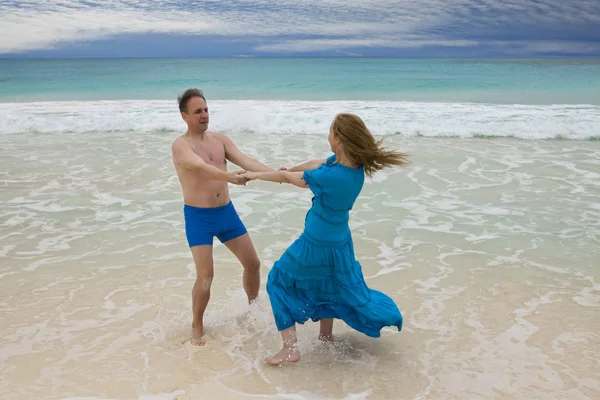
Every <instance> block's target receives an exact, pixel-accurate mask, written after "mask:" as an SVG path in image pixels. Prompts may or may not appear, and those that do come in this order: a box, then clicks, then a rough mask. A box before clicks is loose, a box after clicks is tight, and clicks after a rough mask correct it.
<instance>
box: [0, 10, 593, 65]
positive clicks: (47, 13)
mask: <svg viewBox="0 0 600 400" xmlns="http://www.w3.org/2000/svg"><path fill="white" fill-rule="evenodd" d="M598 26H600V1H597V0H573V1H570V2H567V1H563V0H537V1H530V0H504V1H497V0H453V1H445V0H355V1H353V2H347V1H346V0H208V1H201V2H189V1H183V0H174V1H160V0H155V1H151V0H106V1H100V0H96V1H94V0H86V1H76V0H55V1H48V0H20V1H12V0H4V1H3V2H2V3H1V4H0V53H4V54H8V53H22V52H27V51H32V50H47V49H53V48H60V47H64V46H73V45H75V46H77V45H79V44H80V43H86V42H93V41H97V40H106V39H111V38H116V37H119V36H120V35H131V34H146V33H159V34H174V35H207V36H212V37H223V38H226V39H235V40H239V39H241V38H251V39H252V40H253V41H254V42H255V45H254V46H253V47H250V48H249V49H248V50H249V51H250V50H254V51H255V52H259V53H265V54H268V53H281V52H285V53H305V52H315V51H316V52H318V51H327V50H334V51H348V50H352V51H351V52H350V54H354V53H356V51H358V50H359V49H365V48H373V47H380V48H422V47H447V48H452V47H456V48H466V47H477V46H480V47H481V46H484V47H486V46H487V47H489V48H490V49H503V48H505V49H506V51H507V52H508V53H519V52H525V53H526V52H532V53H551V52H565V53H578V52H598V45H597V44H598V42H600V29H597V28H598Z"/></svg>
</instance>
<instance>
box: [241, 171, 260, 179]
mask: <svg viewBox="0 0 600 400" xmlns="http://www.w3.org/2000/svg"><path fill="white" fill-rule="evenodd" d="M241 175H242V176H243V177H244V178H246V179H247V180H249V181H253V180H255V179H256V178H257V176H258V173H257V172H251V171H246V172H244V173H243V174H241Z"/></svg>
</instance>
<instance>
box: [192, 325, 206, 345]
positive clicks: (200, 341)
mask: <svg viewBox="0 0 600 400" xmlns="http://www.w3.org/2000/svg"><path fill="white" fill-rule="evenodd" d="M190 343H191V344H192V345H193V346H204V345H205V344H206V340H204V329H203V327H202V326H201V325H199V326H192V338H191V339H190Z"/></svg>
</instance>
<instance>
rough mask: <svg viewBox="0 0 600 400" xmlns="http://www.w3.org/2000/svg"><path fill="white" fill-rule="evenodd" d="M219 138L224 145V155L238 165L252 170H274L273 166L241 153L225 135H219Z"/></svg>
mask: <svg viewBox="0 0 600 400" xmlns="http://www.w3.org/2000/svg"><path fill="white" fill-rule="evenodd" d="M221 138H222V140H223V145H224V146H225V157H226V158H227V159H228V160H229V161H231V162H232V163H234V164H235V165H237V166H238V167H240V168H242V169H244V170H246V171H254V172H267V171H274V169H273V168H270V167H267V166H266V165H265V164H263V163H261V162H260V161H258V160H256V159H254V158H252V157H249V156H247V155H246V154H244V153H242V152H241V151H240V149H238V148H237V146H236V145H235V144H233V142H232V141H231V139H229V138H228V137H227V136H225V135H221Z"/></svg>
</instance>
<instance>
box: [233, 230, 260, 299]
mask: <svg viewBox="0 0 600 400" xmlns="http://www.w3.org/2000/svg"><path fill="white" fill-rule="evenodd" d="M224 244H225V246H227V248H228V249H229V250H231V252H232V253H233V254H234V255H235V256H236V257H237V259H238V260H239V261H240V263H241V264H242V266H243V267H244V277H243V281H244V290H245V291H246V295H247V296H248V303H251V302H252V301H253V300H254V299H256V298H257V297H258V290H259V288H260V259H259V258H258V254H256V249H255V248H254V244H252V239H250V235H249V234H248V233H245V234H243V235H242V236H238V237H236V238H235V239H231V240H228V241H226V242H225V243H224Z"/></svg>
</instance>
